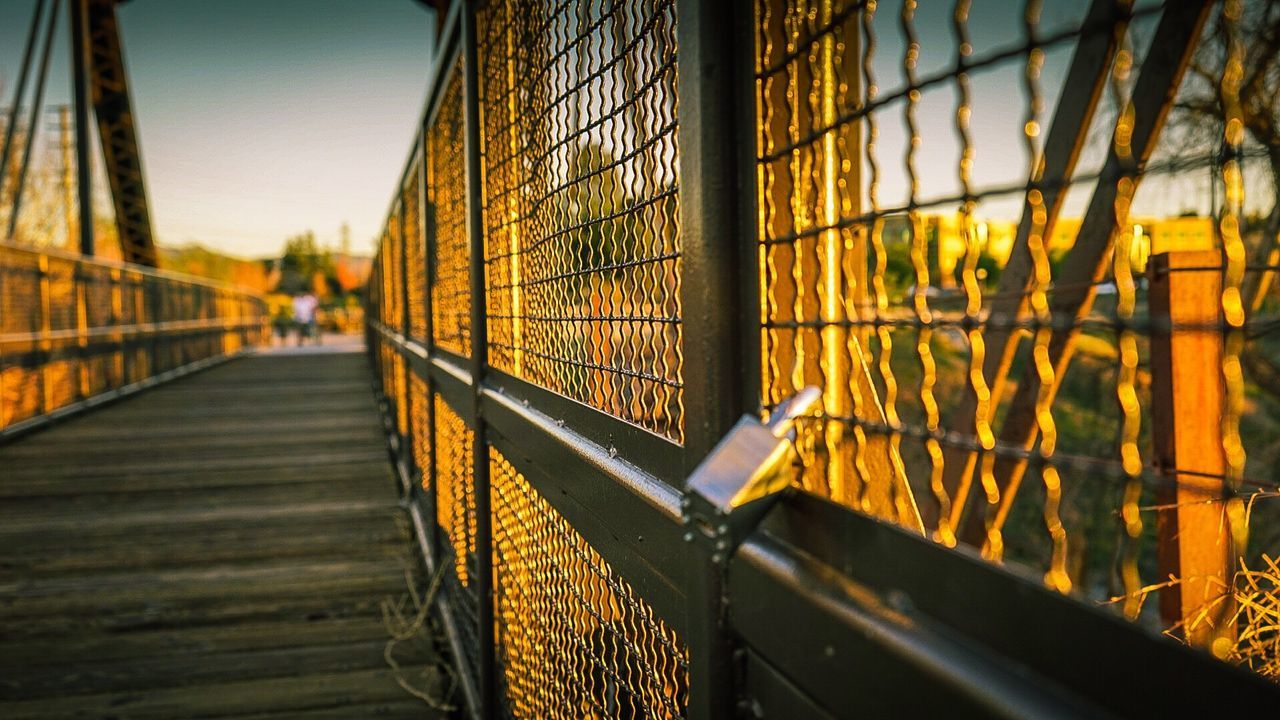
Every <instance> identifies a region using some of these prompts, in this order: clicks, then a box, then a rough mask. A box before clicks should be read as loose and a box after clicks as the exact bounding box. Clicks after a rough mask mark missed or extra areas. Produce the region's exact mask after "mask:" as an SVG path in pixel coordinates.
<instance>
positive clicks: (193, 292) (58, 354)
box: [0, 245, 266, 431]
mask: <svg viewBox="0 0 1280 720" xmlns="http://www.w3.org/2000/svg"><path fill="white" fill-rule="evenodd" d="M265 312H266V308H265V304H264V303H263V301H262V299H261V298H259V297H256V296H253V295H250V294H248V293H245V292H241V291H239V290H236V289H234V288H232V287H230V286H223V285H218V284H216V283H208V282H203V281H199V280H197V279H195V278H191V277H187V276H182V275H178V274H175V273H164V272H159V271H156V270H152V269H149V268H140V267H137V266H128V265H122V264H117V263H111V262H101V261H94V260H92V259H87V258H81V257H78V256H74V255H69V254H65V253H61V252H56V251H51V250H37V249H33V248H25V247H18V246H13V245H0V431H2V430H4V429H5V428H9V427H11V426H14V425H16V424H18V423H22V422H24V421H30V420H34V419H36V418H39V417H41V416H44V415H47V414H49V413H52V412H54V411H56V410H59V409H62V408H66V407H68V406H70V405H73V404H75V403H78V402H81V401H84V400H88V399H90V398H92V397H94V396H97V395H100V394H102V393H104V392H108V391H112V390H117V389H121V388H125V387H127V386H129V385H131V384H134V383H137V382H140V381H142V380H146V379H148V378H152V377H154V376H156V375H159V374H160V373H163V372H166V371H170V370H178V369H181V368H184V367H185V366H187V365H190V364H191V363H195V362H198V361H202V360H207V359H209V358H213V357H217V356H220V355H224V354H228V353H233V352H235V351H237V350H239V349H241V347H243V346H245V345H249V344H255V343H258V342H261V341H262V340H264V339H265V336H264V335H263V332H264V329H265Z"/></svg>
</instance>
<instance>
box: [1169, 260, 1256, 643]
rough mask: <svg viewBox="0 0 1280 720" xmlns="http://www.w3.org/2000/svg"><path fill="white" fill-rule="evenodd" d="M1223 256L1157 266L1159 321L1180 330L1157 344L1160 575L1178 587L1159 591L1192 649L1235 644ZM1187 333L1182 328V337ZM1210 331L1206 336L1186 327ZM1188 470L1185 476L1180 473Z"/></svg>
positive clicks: (1170, 625)
mask: <svg viewBox="0 0 1280 720" xmlns="http://www.w3.org/2000/svg"><path fill="white" fill-rule="evenodd" d="M1221 264H1222V256H1221V254H1220V253H1219V251H1217V250H1208V251H1199V252H1177V253H1161V254H1159V255H1154V256H1152V258H1151V269H1150V274H1151V291H1150V295H1149V298H1150V304H1151V316H1152V318H1167V319H1168V320H1170V321H1171V322H1172V323H1173V325H1174V328H1175V329H1174V330H1173V331H1172V332H1169V331H1162V332H1155V333H1153V334H1152V336H1151V417H1152V422H1153V424H1154V426H1153V427H1152V432H1151V438H1152V442H1153V445H1154V448H1153V449H1154V451H1155V460H1156V465H1158V466H1159V467H1161V468H1164V474H1165V477H1166V479H1167V480H1168V481H1169V482H1168V483H1166V484H1161V485H1160V486H1159V487H1158V488H1157V493H1156V505H1157V506H1159V507H1162V508H1164V509H1162V510H1161V511H1160V512H1159V513H1158V514H1157V515H1156V533H1157V536H1158V537H1159V544H1158V546H1157V555H1158V564H1159V567H1160V577H1161V578H1165V577H1170V576H1172V577H1176V578H1179V579H1180V580H1181V582H1180V583H1178V584H1176V585H1173V586H1172V587H1169V588H1167V589H1165V590H1163V591H1162V592H1161V593H1160V614H1161V617H1162V619H1163V620H1164V623H1165V625H1166V626H1167V627H1174V626H1177V625H1181V630H1180V631H1181V634H1182V635H1183V636H1184V637H1185V638H1186V639H1187V641H1188V642H1190V643H1191V644H1193V645H1199V646H1201V647H1209V646H1211V645H1212V644H1213V642H1214V640H1215V639H1217V638H1220V637H1221V638H1225V639H1227V640H1230V641H1231V643H1230V644H1229V645H1228V647H1234V646H1235V642H1234V639H1235V634H1236V632H1235V626H1234V625H1233V624H1232V623H1231V622H1229V619H1230V618H1231V616H1232V614H1233V612H1234V607H1233V604H1232V603H1231V602H1230V597H1229V594H1228V590H1229V589H1230V588H1231V577H1232V568H1233V566H1234V564H1235V563H1234V562H1233V559H1232V557H1231V554H1232V548H1233V547H1234V545H1233V543H1232V542H1231V532H1230V527H1231V525H1230V523H1229V522H1228V521H1227V518H1226V512H1225V510H1226V503H1225V502H1224V500H1225V492H1226V486H1225V484H1224V482H1223V480H1222V479H1221V478H1222V476H1223V474H1224V473H1225V472H1226V470H1227V461H1226V458H1225V457H1224V455H1223V448H1222V428H1221V427H1220V426H1219V424H1218V419H1219V418H1221V417H1222V416H1223V414H1224V413H1225V412H1226V401H1225V398H1224V396H1223V387H1222V372H1221V367H1222V353H1223V345H1222V334H1221V333H1220V332H1219V331H1218V329H1217V327H1218V323H1219V322H1221V310H1220V308H1221V301H1222V282H1221V280H1222V278H1221V270H1220V269H1219V268H1220V266H1221ZM1178 326H1182V327H1183V329H1177V328H1178ZM1187 326H1190V327H1191V328H1194V327H1196V326H1199V327H1202V328H1204V329H1202V330H1195V329H1187ZM1178 471H1181V472H1178Z"/></svg>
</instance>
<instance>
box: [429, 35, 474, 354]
mask: <svg viewBox="0 0 1280 720" xmlns="http://www.w3.org/2000/svg"><path fill="white" fill-rule="evenodd" d="M462 71H463V67H462V60H461V58H459V60H458V62H457V63H456V64H455V65H454V67H453V70H452V71H451V72H450V73H449V81H448V85H446V86H445V91H444V95H443V96H442V97H441V99H440V107H439V109H438V110H437V111H436V116H435V119H434V120H433V121H432V122H431V126H430V127H429V128H428V130H427V214H426V217H427V229H428V233H427V243H428V247H429V248H430V252H431V261H432V264H431V266H430V267H431V269H430V272H431V273H432V278H431V322H432V333H433V335H434V340H435V344H436V345H437V346H439V347H441V348H444V349H445V350H448V351H449V352H452V353H456V354H458V355H464V356H465V355H469V354H470V353H471V278H470V274H469V263H470V260H471V245H470V242H469V241H468V239H467V197H466V192H467V165H466V156H465V154H464V150H465V145H466V143H465V142H464V140H465V138H464V137H463V124H462V122H463V121H462Z"/></svg>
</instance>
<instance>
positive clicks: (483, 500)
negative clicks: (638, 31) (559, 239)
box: [461, 2, 498, 717]
mask: <svg viewBox="0 0 1280 720" xmlns="http://www.w3.org/2000/svg"><path fill="white" fill-rule="evenodd" d="M461 19H462V53H463V68H464V78H463V87H464V92H463V102H464V107H465V121H464V126H465V128H466V142H465V145H466V158H467V237H468V238H469V239H470V243H471V253H470V259H471V268H470V270H471V278H470V279H471V383H472V384H471V390H472V399H473V401H474V403H475V418H476V426H475V442H474V444H473V448H474V458H473V460H474V468H473V473H474V475H473V477H474V482H475V485H474V487H475V494H476V497H475V508H476V560H477V568H476V578H475V584H476V595H477V598H478V607H477V619H478V623H479V632H478V639H479V642H480V648H479V651H480V652H479V661H480V662H479V664H480V688H479V690H480V706H481V711H480V715H481V716H482V717H497V716H498V693H497V687H498V686H497V670H496V667H495V665H496V661H495V656H496V652H495V651H496V647H495V641H496V638H495V637H494V627H493V537H492V527H491V525H492V523H491V520H492V516H491V514H490V499H491V498H490V496H489V444H488V439H487V433H486V425H485V418H484V415H483V414H482V412H481V397H482V390H481V389H482V387H483V385H484V372H485V367H486V365H487V357H486V355H487V352H488V332H487V328H486V326H485V258H484V226H483V223H484V215H483V207H482V202H481V193H482V191H483V188H482V186H481V183H480V101H479V86H480V82H479V80H480V77H479V71H478V68H477V65H478V64H479V53H478V51H477V47H476V7H475V4H474V3H470V2H468V3H466V4H465V6H464V7H463V10H462V18H461Z"/></svg>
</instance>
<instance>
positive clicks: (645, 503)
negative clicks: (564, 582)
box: [481, 389, 690, 633]
mask: <svg viewBox="0 0 1280 720" xmlns="http://www.w3.org/2000/svg"><path fill="white" fill-rule="evenodd" d="M481 413H482V415H483V416H484V418H485V421H486V423H488V426H489V428H490V432H489V441H490V443H491V444H493V446H494V447H496V448H498V450H499V452H501V453H502V454H503V456H504V457H506V458H507V460H509V461H510V462H511V463H512V464H513V465H514V466H515V467H516V469H518V470H520V471H521V472H522V473H523V474H524V475H525V477H526V479H528V480H529V482H530V484H531V485H532V486H533V487H534V488H535V489H536V490H537V491H538V492H539V494H541V495H542V496H543V497H545V498H546V499H547V501H548V502H550V503H551V505H552V506H553V507H555V508H556V510H557V511H558V512H559V513H560V514H561V515H563V516H564V517H565V519H567V520H568V521H569V523H570V524H571V525H572V526H573V527H574V529H575V530H577V531H578V533H579V534H581V535H582V536H583V537H584V538H585V539H586V540H587V542H588V543H590V545H591V547H592V548H593V549H595V551H596V552H598V553H600V555H601V556H602V557H603V558H604V559H605V560H606V561H607V562H608V563H609V564H610V565H611V566H612V567H613V568H614V569H615V570H617V572H618V573H619V574H620V575H621V576H622V577H623V578H625V579H626V581H627V582H628V583H630V584H631V585H632V586H633V587H635V588H636V590H637V592H638V593H639V594H640V596H641V597H643V598H644V599H645V601H646V602H648V603H649V604H650V605H652V606H653V608H654V610H655V611H656V612H657V613H658V614H659V615H661V616H662V618H663V619H664V620H665V621H666V622H667V623H668V624H669V625H670V626H671V627H672V628H673V629H675V630H676V632H677V633H682V632H683V631H684V629H685V627H686V617H685V616H686V612H685V611H686V603H685V597H684V587H685V583H686V578H687V576H688V573H689V571H690V570H689V561H688V554H689V553H688V547H687V545H686V544H685V543H684V540H683V535H684V529H683V526H682V520H681V516H680V495H679V494H678V493H677V492H676V491H675V490H674V489H672V488H671V487H670V486H668V485H667V484H665V483H663V482H661V481H659V480H658V479H657V478H654V477H652V476H651V475H648V474H647V473H645V472H644V471H642V470H640V469H639V468H637V467H635V466H634V465H631V464H630V463H627V462H624V461H623V460H621V459H619V458H618V457H616V456H613V455H611V454H610V453H609V452H608V451H607V450H605V449H603V448H601V447H599V446H598V445H596V444H595V443H593V442H591V441H590V440H588V439H587V438H585V437H583V436H582V435H579V434H578V433H577V432H575V431H574V430H570V429H568V428H566V427H563V426H561V425H559V424H557V423H556V421H555V420H553V419H552V418H550V417H549V416H547V415H544V414H542V413H540V412H538V411H537V410H535V409H532V408H529V407H526V406H524V405H522V404H520V403H519V402H516V401H514V400H513V399H512V398H510V397H507V396H505V395H503V394H501V393H498V392H495V391H493V390H490V389H485V390H484V391H483V392H482V395H481Z"/></svg>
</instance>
